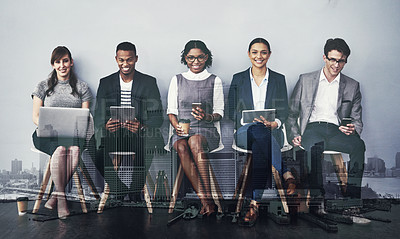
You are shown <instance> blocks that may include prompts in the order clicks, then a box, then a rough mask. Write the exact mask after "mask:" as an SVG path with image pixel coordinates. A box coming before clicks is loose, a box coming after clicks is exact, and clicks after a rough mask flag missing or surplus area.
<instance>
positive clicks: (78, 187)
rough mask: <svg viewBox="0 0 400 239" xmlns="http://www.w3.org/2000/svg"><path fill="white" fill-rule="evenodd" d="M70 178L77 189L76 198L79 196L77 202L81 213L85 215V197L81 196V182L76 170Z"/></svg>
mask: <svg viewBox="0 0 400 239" xmlns="http://www.w3.org/2000/svg"><path fill="white" fill-rule="evenodd" d="M72 177H73V178H74V182H75V185H76V188H77V189H78V196H79V201H80V202H81V208H82V212H83V213H87V208H86V202H85V195H84V194H83V190H82V184H81V180H80V179H79V174H78V172H77V171H76V170H75V172H74V174H73V176H72Z"/></svg>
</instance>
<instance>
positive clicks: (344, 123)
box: [340, 118, 352, 126]
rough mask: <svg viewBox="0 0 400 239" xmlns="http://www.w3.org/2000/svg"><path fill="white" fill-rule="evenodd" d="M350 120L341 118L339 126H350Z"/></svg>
mask: <svg viewBox="0 0 400 239" xmlns="http://www.w3.org/2000/svg"><path fill="white" fill-rule="evenodd" d="M351 121H352V119H351V118H343V119H342V121H341V122H340V125H341V126H347V124H351Z"/></svg>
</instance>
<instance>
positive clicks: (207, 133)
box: [171, 127, 220, 152]
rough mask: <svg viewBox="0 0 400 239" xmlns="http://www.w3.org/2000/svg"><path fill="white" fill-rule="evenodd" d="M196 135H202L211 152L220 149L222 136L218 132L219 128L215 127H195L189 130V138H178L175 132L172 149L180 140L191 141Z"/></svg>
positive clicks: (172, 138) (172, 137)
mask: <svg viewBox="0 0 400 239" xmlns="http://www.w3.org/2000/svg"><path fill="white" fill-rule="evenodd" d="M196 134H199V135H202V136H204V137H205V138H206V140H207V144H208V151H209V152H210V151H213V150H214V149H216V148H218V146H219V140H220V135H219V133H218V131H217V128H215V127H211V128H203V127H193V128H191V129H190V130H189V136H178V135H177V134H176V133H175V130H174V134H173V135H172V136H171V148H173V146H174V144H175V142H176V141H178V140H180V139H189V138H190V137H191V136H193V135H196Z"/></svg>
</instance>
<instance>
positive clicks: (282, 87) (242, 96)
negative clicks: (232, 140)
mask: <svg viewBox="0 0 400 239" xmlns="http://www.w3.org/2000/svg"><path fill="white" fill-rule="evenodd" d="M250 70H251V68H249V69H247V70H245V71H243V72H239V73H237V74H235V75H234V76H233V79H232V83H231V86H230V88H229V96H228V102H229V106H228V107H229V118H230V119H231V120H233V122H234V124H235V129H238V128H240V126H241V124H240V120H241V118H242V111H243V110H252V109H254V105H253V94H252V90H251V82H250ZM268 70H269V77H268V85H267V95H266V99H265V106H264V108H265V109H276V114H275V117H276V118H278V119H279V120H280V121H281V122H282V125H283V124H284V123H285V121H286V118H287V116H288V97H287V89H286V81H285V76H284V75H282V74H279V73H277V72H275V71H272V70H270V69H268ZM281 127H282V126H281ZM273 135H274V137H275V139H276V140H277V142H278V143H279V144H280V145H281V146H282V145H283V140H284V138H283V132H282V130H281V128H280V129H278V130H274V131H273Z"/></svg>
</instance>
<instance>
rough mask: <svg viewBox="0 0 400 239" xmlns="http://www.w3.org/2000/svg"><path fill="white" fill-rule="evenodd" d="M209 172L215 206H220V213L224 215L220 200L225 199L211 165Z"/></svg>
mask: <svg viewBox="0 0 400 239" xmlns="http://www.w3.org/2000/svg"><path fill="white" fill-rule="evenodd" d="M208 171H209V173H210V187H211V195H212V198H213V200H214V203H215V205H217V206H218V212H219V213H222V212H223V211H222V206H221V203H220V201H219V200H220V199H221V198H223V196H222V193H221V189H220V187H219V185H218V181H217V178H216V177H215V174H214V170H213V168H212V166H211V164H209V170H208Z"/></svg>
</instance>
